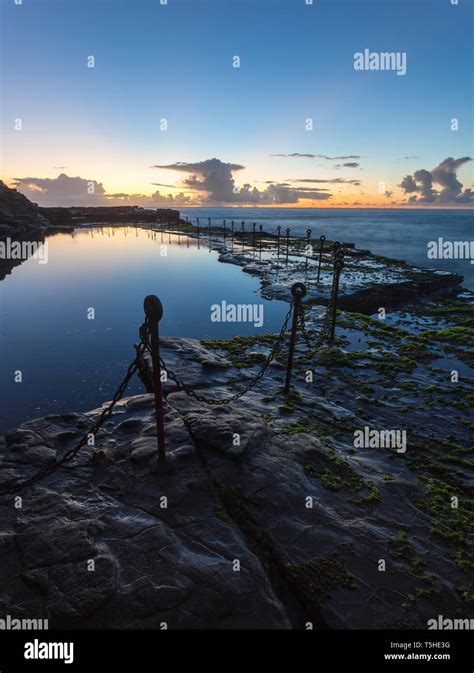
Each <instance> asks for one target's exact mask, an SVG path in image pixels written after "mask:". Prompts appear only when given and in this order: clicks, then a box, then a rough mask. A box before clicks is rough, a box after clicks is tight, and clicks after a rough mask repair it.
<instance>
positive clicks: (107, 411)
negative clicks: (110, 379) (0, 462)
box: [0, 325, 146, 495]
mask: <svg viewBox="0 0 474 673" xmlns="http://www.w3.org/2000/svg"><path fill="white" fill-rule="evenodd" d="M142 328H143V325H142V326H141V327H140V333H141V331H142ZM145 348H146V346H145V344H144V343H140V345H139V346H138V347H137V354H136V356H135V358H134V360H133V361H132V362H131V363H130V365H129V366H128V369H127V372H126V374H125V376H124V378H123V379H122V382H121V383H120V385H119V387H118V388H117V390H116V392H115V395H114V396H113V398H112V400H111V402H110V404H109V405H108V406H107V407H105V408H104V409H103V410H102V412H101V414H100V416H99V418H98V419H97V420H96V422H95V423H94V424H93V425H92V427H91V428H89V430H88V431H87V432H86V433H85V434H84V435H83V436H82V437H81V439H80V440H79V441H78V442H77V444H76V445H75V446H74V447H73V448H71V449H69V450H68V451H67V452H66V453H65V454H64V455H63V456H62V457H61V459H60V460H56V461H54V462H53V463H50V464H49V465H46V467H44V468H43V469H42V470H39V472H37V473H36V474H34V475H33V476H32V477H29V478H28V479H22V480H20V481H16V482H14V483H13V484H11V485H10V486H8V484H7V485H3V486H0V495H6V494H7V493H16V492H17V491H21V490H23V489H24V488H26V487H27V486H31V485H32V484H34V483H36V482H37V481H40V480H41V479H44V478H45V477H47V476H48V475H49V474H52V473H53V472H55V471H56V470H57V469H58V468H59V467H61V466H62V465H64V464H65V463H68V462H69V461H71V460H72V459H73V458H75V456H76V455H77V454H78V453H79V451H80V450H81V449H82V447H83V446H84V445H85V444H86V443H87V441H88V439H89V437H90V436H91V435H94V436H95V435H96V434H97V433H98V432H99V430H100V428H101V427H102V425H103V424H104V423H105V421H106V420H107V419H108V418H109V416H110V415H111V414H112V411H113V409H114V407H115V405H116V404H117V402H118V401H119V400H120V399H121V398H122V397H123V394H124V392H125V390H126V388H127V385H128V383H129V381H130V379H131V378H132V376H133V375H134V374H135V372H136V371H137V370H138V368H139V366H140V359H141V357H142V355H143V353H144V352H145Z"/></svg>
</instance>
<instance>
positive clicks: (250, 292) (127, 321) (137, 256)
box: [0, 227, 287, 430]
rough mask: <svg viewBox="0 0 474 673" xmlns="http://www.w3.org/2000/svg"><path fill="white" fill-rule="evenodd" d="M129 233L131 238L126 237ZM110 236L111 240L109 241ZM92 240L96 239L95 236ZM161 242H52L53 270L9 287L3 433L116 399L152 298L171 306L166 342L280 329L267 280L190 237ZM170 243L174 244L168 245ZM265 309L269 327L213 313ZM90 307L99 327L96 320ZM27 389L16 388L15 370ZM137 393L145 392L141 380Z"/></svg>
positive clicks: (2, 299)
mask: <svg viewBox="0 0 474 673" xmlns="http://www.w3.org/2000/svg"><path fill="white" fill-rule="evenodd" d="M127 232H128V233H127ZM109 234H110V235H109ZM92 235H93V238H92ZM178 240H179V239H178V238H177V237H172V238H171V241H172V242H171V245H169V246H168V255H167V256H161V255H160V250H161V248H160V245H161V240H160V237H159V235H158V236H157V239H156V240H153V239H151V238H150V237H149V234H148V233H147V232H146V231H143V230H138V232H136V231H135V228H134V227H130V228H128V230H127V228H115V229H110V230H108V229H107V228H104V232H103V233H101V232H100V229H95V230H93V232H90V231H89V230H83V231H79V232H76V233H75V234H74V235H73V236H71V235H69V234H67V235H66V234H61V235H57V236H53V237H50V238H48V256H49V260H48V263H47V264H44V265H41V264H39V263H38V262H37V261H35V260H33V259H30V260H28V261H27V262H25V263H24V264H22V265H21V266H19V267H16V268H15V269H14V270H13V272H12V273H11V275H9V276H7V277H6V278H5V280H3V281H1V282H0V344H1V347H0V349H1V354H2V357H1V359H0V380H1V381H2V402H3V403H2V406H1V412H0V428H1V429H2V430H5V429H8V428H12V427H15V426H16V425H18V423H21V422H23V421H25V420H26V419H28V418H34V417H37V416H42V415H45V414H48V413H57V412H62V411H81V410H88V409H93V408H95V407H96V406H98V405H99V404H100V403H102V402H103V401H104V400H108V399H110V397H111V396H112V395H113V393H114V392H115V389H116V387H117V384H118V383H119V382H120V380H121V378H122V377H123V375H124V373H125V371H126V368H127V366H128V364H129V362H130V361H131V359H132V358H133V356H134V353H135V351H134V348H133V344H134V343H136V342H137V340H138V333H137V329H138V326H139V325H140V323H141V322H142V321H143V298H144V297H145V296H146V295H147V294H157V295H158V296H159V297H160V299H161V300H162V303H163V306H164V317H163V320H162V321H161V323H160V329H161V333H162V334H163V335H168V336H171V335H180V336H189V337H196V338H200V337H204V336H208V337H210V338H226V337H229V336H234V335H237V334H259V333H263V332H268V331H275V330H279V328H280V326H281V323H282V320H283V317H284V315H285V314H286V310H287V305H286V304H285V303H283V302H279V301H266V300H262V299H261V298H260V297H259V295H257V294H256V291H257V290H258V287H259V283H258V281H257V280H256V279H255V278H254V277H252V276H250V275H248V274H246V273H243V272H242V271H241V269H240V268H239V267H237V266H233V265H231V264H220V263H218V262H217V255H216V253H214V252H209V251H208V249H207V248H205V247H203V246H201V248H200V250H198V249H197V245H196V243H195V242H193V241H190V245H189V248H188V247H187V246H186V242H185V239H182V242H181V245H178V243H177V241H178ZM163 242H164V243H168V236H165V237H164V239H163ZM223 299H225V300H226V301H227V302H232V303H236V304H237V303H246V304H247V303H256V302H258V303H263V304H264V324H263V326H262V327H261V328H255V327H254V326H253V324H248V323H213V322H211V320H210V306H211V304H213V303H219V302H220V301H221V300H223ZM89 307H92V308H94V310H95V319H94V320H88V319H87V310H88V308H89ZM15 370H21V371H22V372H23V382H22V383H15V382H14V371H15ZM128 392H129V394H133V393H141V392H144V390H143V386H142V384H141V383H140V381H139V379H138V378H136V379H134V380H132V382H131V384H130V387H129V389H128Z"/></svg>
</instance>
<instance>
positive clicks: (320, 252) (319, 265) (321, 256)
mask: <svg viewBox="0 0 474 673" xmlns="http://www.w3.org/2000/svg"><path fill="white" fill-rule="evenodd" d="M325 240H326V236H320V237H319V264H318V283H319V277H320V275H321V262H322V260H323V248H324V241H325Z"/></svg>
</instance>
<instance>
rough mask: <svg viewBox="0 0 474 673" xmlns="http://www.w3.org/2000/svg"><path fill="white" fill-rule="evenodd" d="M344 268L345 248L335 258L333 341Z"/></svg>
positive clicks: (332, 318)
mask: <svg viewBox="0 0 474 673" xmlns="http://www.w3.org/2000/svg"><path fill="white" fill-rule="evenodd" d="M343 268H344V250H338V251H337V253H336V259H335V260H334V271H333V281H332V282H333V305H332V315H331V341H334V334H335V332H336V314H337V295H338V293H339V276H340V275H341V271H342V269H343Z"/></svg>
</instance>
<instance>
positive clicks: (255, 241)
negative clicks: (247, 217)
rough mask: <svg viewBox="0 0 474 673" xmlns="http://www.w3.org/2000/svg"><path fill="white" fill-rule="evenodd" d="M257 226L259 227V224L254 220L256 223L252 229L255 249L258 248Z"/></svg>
mask: <svg viewBox="0 0 474 673" xmlns="http://www.w3.org/2000/svg"><path fill="white" fill-rule="evenodd" d="M256 227H257V225H256V223H255V222H254V223H253V224H252V231H253V249H254V251H255V250H256V248H257V232H256Z"/></svg>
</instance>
